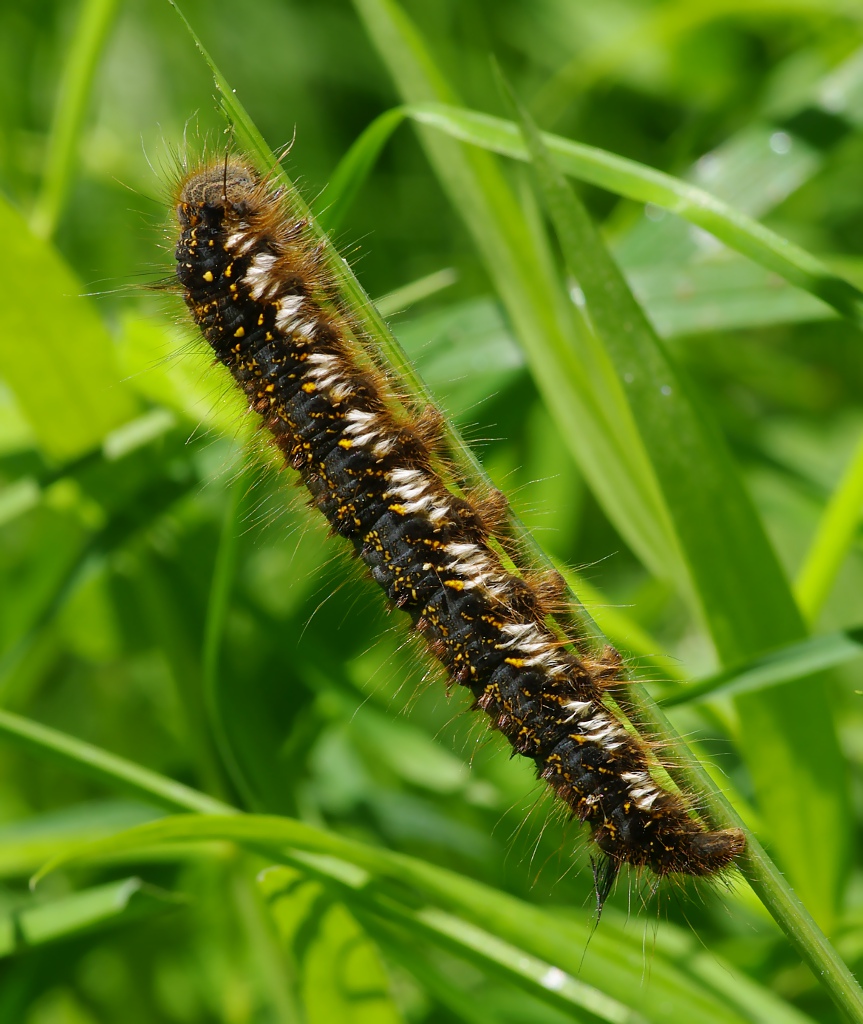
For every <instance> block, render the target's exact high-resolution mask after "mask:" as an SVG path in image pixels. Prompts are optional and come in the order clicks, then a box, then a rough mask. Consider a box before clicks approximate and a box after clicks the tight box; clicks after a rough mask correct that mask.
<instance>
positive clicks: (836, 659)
mask: <svg viewBox="0 0 863 1024" xmlns="http://www.w3.org/2000/svg"><path fill="white" fill-rule="evenodd" d="M861 656H863V628H861V627H858V628H856V629H844V630H841V631H839V632H837V633H826V634H822V635H821V636H813V637H808V638H807V639H806V640H800V641H799V642H797V643H793V644H787V645H786V646H784V647H779V648H777V649H776V650H773V651H768V652H767V653H766V654H762V655H759V656H758V657H757V658H753V659H752V660H751V661H748V662H746V664H744V665H738V666H734V667H731V668H728V669H723V670H722V671H721V672H716V673H714V674H713V675H710V676H707V677H706V678H704V679H699V680H697V681H696V682H694V683H692V684H690V685H688V686H687V685H683V686H680V685H679V686H677V687H675V689H674V690H672V691H671V692H670V693H667V694H666V695H665V696H663V697H662V699H661V701H660V703H661V704H662V705H663V707H675V706H677V705H680V704H691V703H696V702H698V701H702V700H707V699H709V698H713V697H732V696H735V695H736V694H740V693H748V692H751V691H754V690H764V689H767V688H768V687H770V686H779V685H780V684H782V683H787V682H788V681H789V680H792V679H805V678H806V677H807V676H811V675H813V674H814V673H816V672H823V671H825V670H826V669H829V668H835V667H837V666H839V665H846V664H848V662H850V661H854V660H856V659H857V658H860V657H861Z"/></svg>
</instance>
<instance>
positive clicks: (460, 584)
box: [443, 580, 509, 661]
mask: <svg viewBox="0 0 863 1024" xmlns="http://www.w3.org/2000/svg"><path fill="white" fill-rule="evenodd" d="M443 585H444V586H445V587H451V588H452V589H453V590H464V581H463V580H444V581H443ZM507 661H509V659H508V658H507Z"/></svg>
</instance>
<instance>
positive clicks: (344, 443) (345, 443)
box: [339, 437, 354, 448]
mask: <svg viewBox="0 0 863 1024" xmlns="http://www.w3.org/2000/svg"><path fill="white" fill-rule="evenodd" d="M353 443H354V442H353V441H352V440H351V439H350V438H349V437H343V438H342V439H341V441H339V448H352V447H353Z"/></svg>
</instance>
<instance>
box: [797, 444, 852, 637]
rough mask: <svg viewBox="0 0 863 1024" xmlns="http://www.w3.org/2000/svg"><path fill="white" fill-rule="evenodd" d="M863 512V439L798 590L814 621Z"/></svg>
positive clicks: (817, 536) (827, 514)
mask: <svg viewBox="0 0 863 1024" xmlns="http://www.w3.org/2000/svg"><path fill="white" fill-rule="evenodd" d="M861 514H863V439H861V441H860V442H859V443H858V445H857V449H856V450H855V452H854V455H853V457H852V459H851V462H850V463H849V465H848V468H847V470H846V471H845V473H844V475H843V477H842V480H841V481H840V482H839V485H838V486H837V488H836V491H835V492H834V494H833V496H832V497H831V498H830V501H829V502H828V504H827V508H826V509H825V510H824V514H823V516H822V517H821V521H820V523H819V524H818V529H817V531H816V533H815V537H814V538H813V541H812V546H811V547H810V549H809V552H808V553H807V555H806V559H805V561H804V563H803V566H802V568H801V569H800V573H799V575H798V577H797V580H796V582H795V584H794V592H795V594H796V596H797V602H798V604H799V605H800V610H801V612H802V613H803V615H804V616H805V617H806V619H807V621H809V622H811V623H814V622H815V621H816V620H817V619H818V616H819V614H820V612H821V609H822V608H823V607H824V602H825V601H826V600H827V598H828V597H829V596H830V591H831V590H832V588H833V584H834V583H835V582H836V577H837V575H838V574H839V570H840V569H841V568H842V564H843V562H844V561H845V556H846V555H847V554H848V552H849V550H850V548H851V545H852V544H853V543H854V541H855V539H856V537H857V530H858V528H859V526H860V517H861Z"/></svg>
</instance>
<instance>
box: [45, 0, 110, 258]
mask: <svg viewBox="0 0 863 1024" xmlns="http://www.w3.org/2000/svg"><path fill="white" fill-rule="evenodd" d="M118 7H119V3H118V0H84V3H82V4H81V7H80V11H79V14H78V23H77V25H76V27H75V33H74V35H73V36H72V40H71V42H70V44H69V46H68V48H67V51H66V65H65V67H64V69H63V74H62V76H61V78H60V83H59V86H58V89H57V100H56V103H55V105H54V117H53V120H52V122H51V132H50V135H49V137H48V157H47V161H46V165H45V172H44V176H43V179H42V189H41V191H40V193H39V196H38V198H37V200H36V205H35V207H34V210H33V216H32V218H31V225H32V229H33V233H34V234H36V235H38V236H39V237H40V238H49V237H50V236H51V235H53V234H54V231H55V229H56V227H57V222H58V220H59V219H60V216H61V213H62V210H63V204H64V202H65V199H66V196H67V195H68V193H69V189H70V187H71V181H72V176H73V173H74V170H75V158H76V154H77V149H78V147H79V146H80V144H81V135H82V128H83V126H84V119H85V118H86V116H87V108H88V106H89V103H90V97H91V93H92V89H93V82H94V80H95V77H96V71H97V70H98V67H99V59H100V57H101V55H102V51H103V49H104V46H105V43H106V41H107V39H108V34H109V32H110V30H111V26H112V24H113V22H114V17H115V15H116V13H117V8H118Z"/></svg>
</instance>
